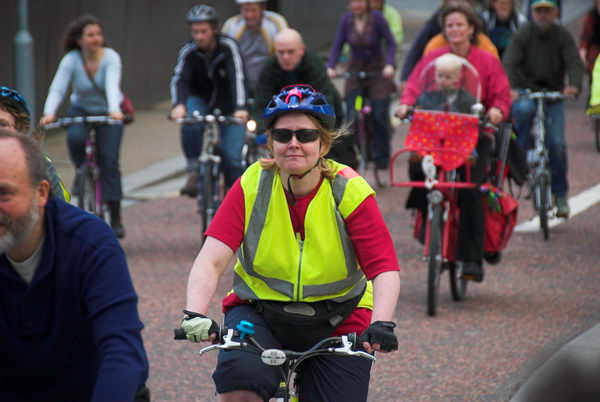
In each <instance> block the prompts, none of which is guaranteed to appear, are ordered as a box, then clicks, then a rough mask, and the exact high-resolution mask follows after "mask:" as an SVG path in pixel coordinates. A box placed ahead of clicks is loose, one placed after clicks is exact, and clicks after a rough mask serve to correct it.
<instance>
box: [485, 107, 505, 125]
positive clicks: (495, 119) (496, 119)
mask: <svg viewBox="0 0 600 402" xmlns="http://www.w3.org/2000/svg"><path fill="white" fill-rule="evenodd" d="M486 114H487V117H488V119H489V120H490V123H492V124H494V125H496V126H497V125H498V124H500V123H502V119H504V115H503V114H502V110H500V109H498V108H497V107H491V108H490V109H489V110H488V111H487V113H486Z"/></svg>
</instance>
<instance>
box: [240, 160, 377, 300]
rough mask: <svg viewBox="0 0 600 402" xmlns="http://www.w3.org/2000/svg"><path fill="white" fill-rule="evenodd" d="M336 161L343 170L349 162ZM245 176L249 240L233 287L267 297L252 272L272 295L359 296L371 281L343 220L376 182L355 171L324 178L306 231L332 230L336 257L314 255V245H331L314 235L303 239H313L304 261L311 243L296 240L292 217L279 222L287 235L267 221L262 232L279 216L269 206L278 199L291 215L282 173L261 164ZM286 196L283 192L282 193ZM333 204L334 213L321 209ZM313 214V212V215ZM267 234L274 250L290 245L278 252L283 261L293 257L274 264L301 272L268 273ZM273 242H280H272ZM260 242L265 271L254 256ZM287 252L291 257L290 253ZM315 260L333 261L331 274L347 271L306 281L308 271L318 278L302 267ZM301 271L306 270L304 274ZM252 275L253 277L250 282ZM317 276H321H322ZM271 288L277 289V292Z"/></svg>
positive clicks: (243, 293) (303, 297)
mask: <svg viewBox="0 0 600 402" xmlns="http://www.w3.org/2000/svg"><path fill="white" fill-rule="evenodd" d="M332 163H333V162H332ZM334 167H335V168H336V170H337V171H338V172H341V171H343V169H345V168H346V167H345V166H344V165H340V164H335V165H334ZM347 169H349V168H347ZM350 170H351V169H350ZM352 172H354V171H352ZM244 176H245V177H243V179H242V188H243V190H244V197H245V199H246V211H251V212H250V214H249V217H248V216H247V217H246V230H245V234H244V242H243V243H242V246H241V247H240V249H239V250H238V259H239V262H238V264H237V265H236V267H235V275H234V284H233V285H234V291H235V293H236V294H237V295H238V296H240V297H241V298H243V299H261V298H265V297H264V295H261V294H259V295H257V291H258V292H259V293H261V291H259V290H257V289H252V287H251V286H249V283H250V284H251V282H252V281H253V280H254V279H253V278H255V279H258V280H260V281H262V282H264V284H266V286H267V287H268V289H265V288H264V286H263V290H262V293H265V292H266V293H269V295H268V297H269V298H271V299H274V300H304V301H317V300H323V299H330V300H335V301H345V300H348V299H351V298H353V297H356V296H357V295H358V294H360V293H361V292H362V291H363V290H364V287H365V286H366V284H367V281H366V278H365V276H364V274H363V272H362V270H361V269H360V267H359V266H358V263H357V260H356V255H355V253H354V248H353V246H352V242H351V239H350V237H349V236H348V233H347V232H346V227H345V223H344V217H347V216H348V215H349V214H350V213H352V212H353V211H354V209H356V208H357V207H358V206H359V205H360V204H361V203H362V201H364V199H365V198H366V197H368V196H369V195H371V194H374V192H373V190H372V189H371V187H370V186H369V185H368V184H367V183H366V181H364V179H363V178H362V177H360V176H358V175H357V174H356V173H354V174H352V175H350V176H351V177H345V176H344V175H342V174H340V173H338V174H337V175H336V176H335V177H334V179H333V180H332V181H328V180H327V179H325V180H323V182H322V183H321V187H320V188H319V190H318V191H317V195H315V198H314V199H313V200H311V205H309V209H308V210H307V217H306V220H305V225H307V226H306V228H305V229H306V233H307V236H309V234H310V233H311V230H313V229H314V228H315V227H317V226H318V228H319V229H318V232H319V233H318V234H315V235H314V236H315V237H316V238H321V237H322V236H327V235H329V234H330V233H332V234H333V236H331V240H329V243H331V244H329V245H328V247H329V250H331V251H332V253H331V255H329V256H328V257H331V259H332V260H333V261H328V260H323V261H318V262H317V261H315V258H316V257H318V255H316V254H315V253H314V251H315V250H316V251H317V253H318V252H319V251H320V250H321V249H323V248H327V247H321V246H320V245H315V243H316V242H315V241H312V243H311V240H312V239H309V238H308V237H307V239H305V241H304V242H306V243H307V244H308V249H307V252H306V254H307V256H308V258H309V261H308V262H306V263H305V262H304V261H303V258H304V254H303V253H304V251H303V250H304V247H305V246H306V244H304V242H302V241H299V242H298V244H296V242H292V241H291V235H290V233H288V232H287V229H288V227H289V230H290V232H291V231H292V230H293V229H292V228H291V221H289V222H287V221H286V222H283V219H282V222H280V223H278V224H277V225H278V226H279V228H281V230H284V231H285V232H280V233H285V236H272V235H273V234H277V233H278V229H275V230H273V228H272V227H268V232H269V233H267V234H266V235H265V234H264V233H263V230H264V229H265V223H266V222H267V220H268V219H273V217H274V216H277V212H279V211H274V210H272V211H271V212H269V207H274V204H277V207H276V208H280V209H285V213H286V214H287V218H288V219H289V213H288V210H287V201H285V194H284V192H283V186H282V184H281V180H280V178H279V176H278V175H277V176H276V174H274V173H273V172H271V171H265V170H262V169H261V168H260V166H251V167H250V168H248V170H247V171H246V172H245V173H244ZM257 176H259V178H258V183H256V181H257V180H256V179H257ZM351 180H354V181H353V183H352V184H353V186H352V191H350V192H349V193H348V194H346V188H347V186H348V184H349V183H350V181H351ZM274 189H275V191H278V193H277V194H276V195H274V194H273V190H274ZM330 194H332V195H333V198H334V200H335V203H334V204H333V203H331V202H330V201H328V200H331V198H330ZM281 197H283V199H282V198H281ZM313 204H315V205H313ZM329 205H331V207H332V209H333V213H331V211H325V212H324V213H322V214H319V213H318V212H319V211H322V210H323V209H326V208H327V206H329ZM311 208H312V209H311ZM310 211H312V212H310ZM309 214H311V215H310V217H309ZM247 215H248V214H247ZM322 215H323V216H325V218H321V216H322ZM333 216H335V218H334V219H335V225H333V222H332V221H331V219H330V217H333ZM313 233H315V232H313ZM262 236H269V237H271V238H270V239H263V240H264V242H265V243H266V244H268V245H270V246H271V248H272V249H274V250H276V249H281V248H285V247H286V246H287V247H288V248H287V249H286V251H285V252H284V253H281V254H278V257H279V258H278V259H277V261H279V263H282V261H283V263H285V262H286V261H288V262H289V263H287V265H286V267H283V269H282V268H281V267H280V268H277V267H272V268H273V270H274V271H277V272H278V273H280V274H281V275H280V277H281V276H285V275H284V274H288V276H291V275H290V274H291V273H294V272H297V273H296V274H295V275H297V278H295V279H294V280H291V278H290V277H288V279H289V280H285V279H281V278H275V277H272V276H269V275H266V274H265V272H264V270H265V265H267V268H269V266H268V262H265V261H266V260H267V258H266V257H265V256H266V253H267V251H266V250H265V247H266V246H265V245H263V246H262V248H261V244H260V242H261V237H262ZM320 236H321V237H320ZM338 244H339V249H338ZM274 245H275V246H277V247H273V246H274ZM259 248H261V251H260V252H261V253H262V257H261V264H262V267H263V274H260V273H258V272H256V270H255V258H256V256H257V253H258V252H259ZM274 252H276V251H274ZM288 256H289V259H288V258H287V257H288ZM295 258H298V262H297V266H294V267H290V266H289V265H290V263H292V261H294V259H295ZM274 264H276V263H274ZM311 264H312V266H315V265H317V264H318V265H319V267H320V268H327V264H333V266H332V268H331V270H329V271H327V274H329V277H330V278H331V277H332V276H335V277H337V278H339V277H342V279H337V280H332V281H331V282H326V283H307V284H305V283H306V282H307V281H308V282H310V280H307V278H306V276H310V277H312V278H313V281H315V279H314V275H312V276H311V275H309V274H312V272H311V271H306V272H302V270H303V269H304V270H311V269H313V268H311ZM341 265H345V268H344V267H341ZM344 270H345V271H344ZM281 271H285V273H281ZM302 273H304V274H306V275H304V276H302V275H301V274H302ZM274 275H275V274H274ZM244 276H245V277H246V280H244V278H243V277H244ZM301 276H302V280H303V283H301V289H300V288H299V287H298V286H296V285H298V284H299V282H300V281H301ZM247 281H248V282H249V283H247ZM316 281H318V279H317V280H316ZM255 283H256V282H255ZM269 289H270V290H269ZM271 290H272V291H275V292H277V293H273V292H271ZM368 294H369V298H371V297H372V295H371V292H368ZM370 300H372V299H370ZM369 304H371V303H367V305H369Z"/></svg>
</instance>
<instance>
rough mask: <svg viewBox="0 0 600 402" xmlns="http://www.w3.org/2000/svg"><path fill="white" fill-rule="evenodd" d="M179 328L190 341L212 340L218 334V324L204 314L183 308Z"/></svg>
mask: <svg viewBox="0 0 600 402" xmlns="http://www.w3.org/2000/svg"><path fill="white" fill-rule="evenodd" d="M183 312H184V314H185V316H184V317H183V321H181V328H183V330H184V331H185V336H186V338H187V339H188V340H189V341H191V342H214V341H215V340H216V338H217V335H218V334H219V324H217V323H216V322H215V321H213V320H211V319H210V318H208V317H206V316H205V315H202V314H198V313H194V312H191V311H187V310H183Z"/></svg>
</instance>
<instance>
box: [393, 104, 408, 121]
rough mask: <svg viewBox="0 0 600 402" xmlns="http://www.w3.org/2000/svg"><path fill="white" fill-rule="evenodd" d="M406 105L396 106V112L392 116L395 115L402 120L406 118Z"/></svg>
mask: <svg viewBox="0 0 600 402" xmlns="http://www.w3.org/2000/svg"><path fill="white" fill-rule="evenodd" d="M408 108H409V106H408V105H400V106H398V109H396V111H395V112H394V114H395V115H396V117H398V118H400V119H403V118H405V117H406V114H407V113H408Z"/></svg>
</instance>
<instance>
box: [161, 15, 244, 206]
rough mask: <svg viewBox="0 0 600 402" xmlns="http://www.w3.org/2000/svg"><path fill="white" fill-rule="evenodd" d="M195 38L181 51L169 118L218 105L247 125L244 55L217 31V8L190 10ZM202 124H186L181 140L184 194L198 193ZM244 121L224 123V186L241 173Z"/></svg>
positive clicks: (222, 147) (222, 146)
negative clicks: (237, 123) (185, 175)
mask: <svg viewBox="0 0 600 402" xmlns="http://www.w3.org/2000/svg"><path fill="white" fill-rule="evenodd" d="M186 19H187V22H188V24H189V27H190V34H191V36H192V39H191V40H190V41H188V42H187V43H186V44H185V45H184V46H183V47H182V48H181V50H180V51H179V56H178V57H177V64H176V65H175V74H174V75H173V78H172V79H171V96H172V99H173V110H172V111H171V118H172V119H178V118H182V117H185V116H191V115H192V113H193V112H195V111H198V112H199V113H200V114H201V115H204V114H207V113H214V112H215V110H216V109H219V111H220V112H221V114H223V115H233V116H234V117H236V118H239V119H241V120H242V121H243V122H244V123H245V122H246V121H247V120H248V112H247V110H246V100H247V84H246V77H245V74H244V65H243V62H242V57H241V55H240V51H239V49H238V46H237V44H236V42H235V41H234V40H233V39H231V38H229V37H227V36H224V35H220V34H219V30H218V28H217V25H218V22H219V21H218V18H217V13H216V11H215V10H214V9H213V8H212V7H209V6H206V5H200V6H196V7H194V8H192V9H191V10H190V11H189V12H188V13H187V15H186ZM203 126H204V124H195V125H191V126H183V127H182V128H181V144H182V147H183V152H184V154H185V157H186V159H187V171H188V180H187V182H186V183H185V186H184V187H183V188H182V189H181V194H182V195H189V196H190V197H194V196H196V192H197V188H196V183H197V181H198V176H197V171H198V156H199V155H200V152H201V150H202V133H203V131H204V127H203ZM244 134H245V128H244V126H243V125H235V124H233V125H221V149H222V156H223V166H224V172H225V185H226V186H227V187H231V185H232V184H233V183H234V181H235V180H236V179H237V178H238V177H239V176H240V175H241V174H242V172H243V168H242V146H243V144H244Z"/></svg>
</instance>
